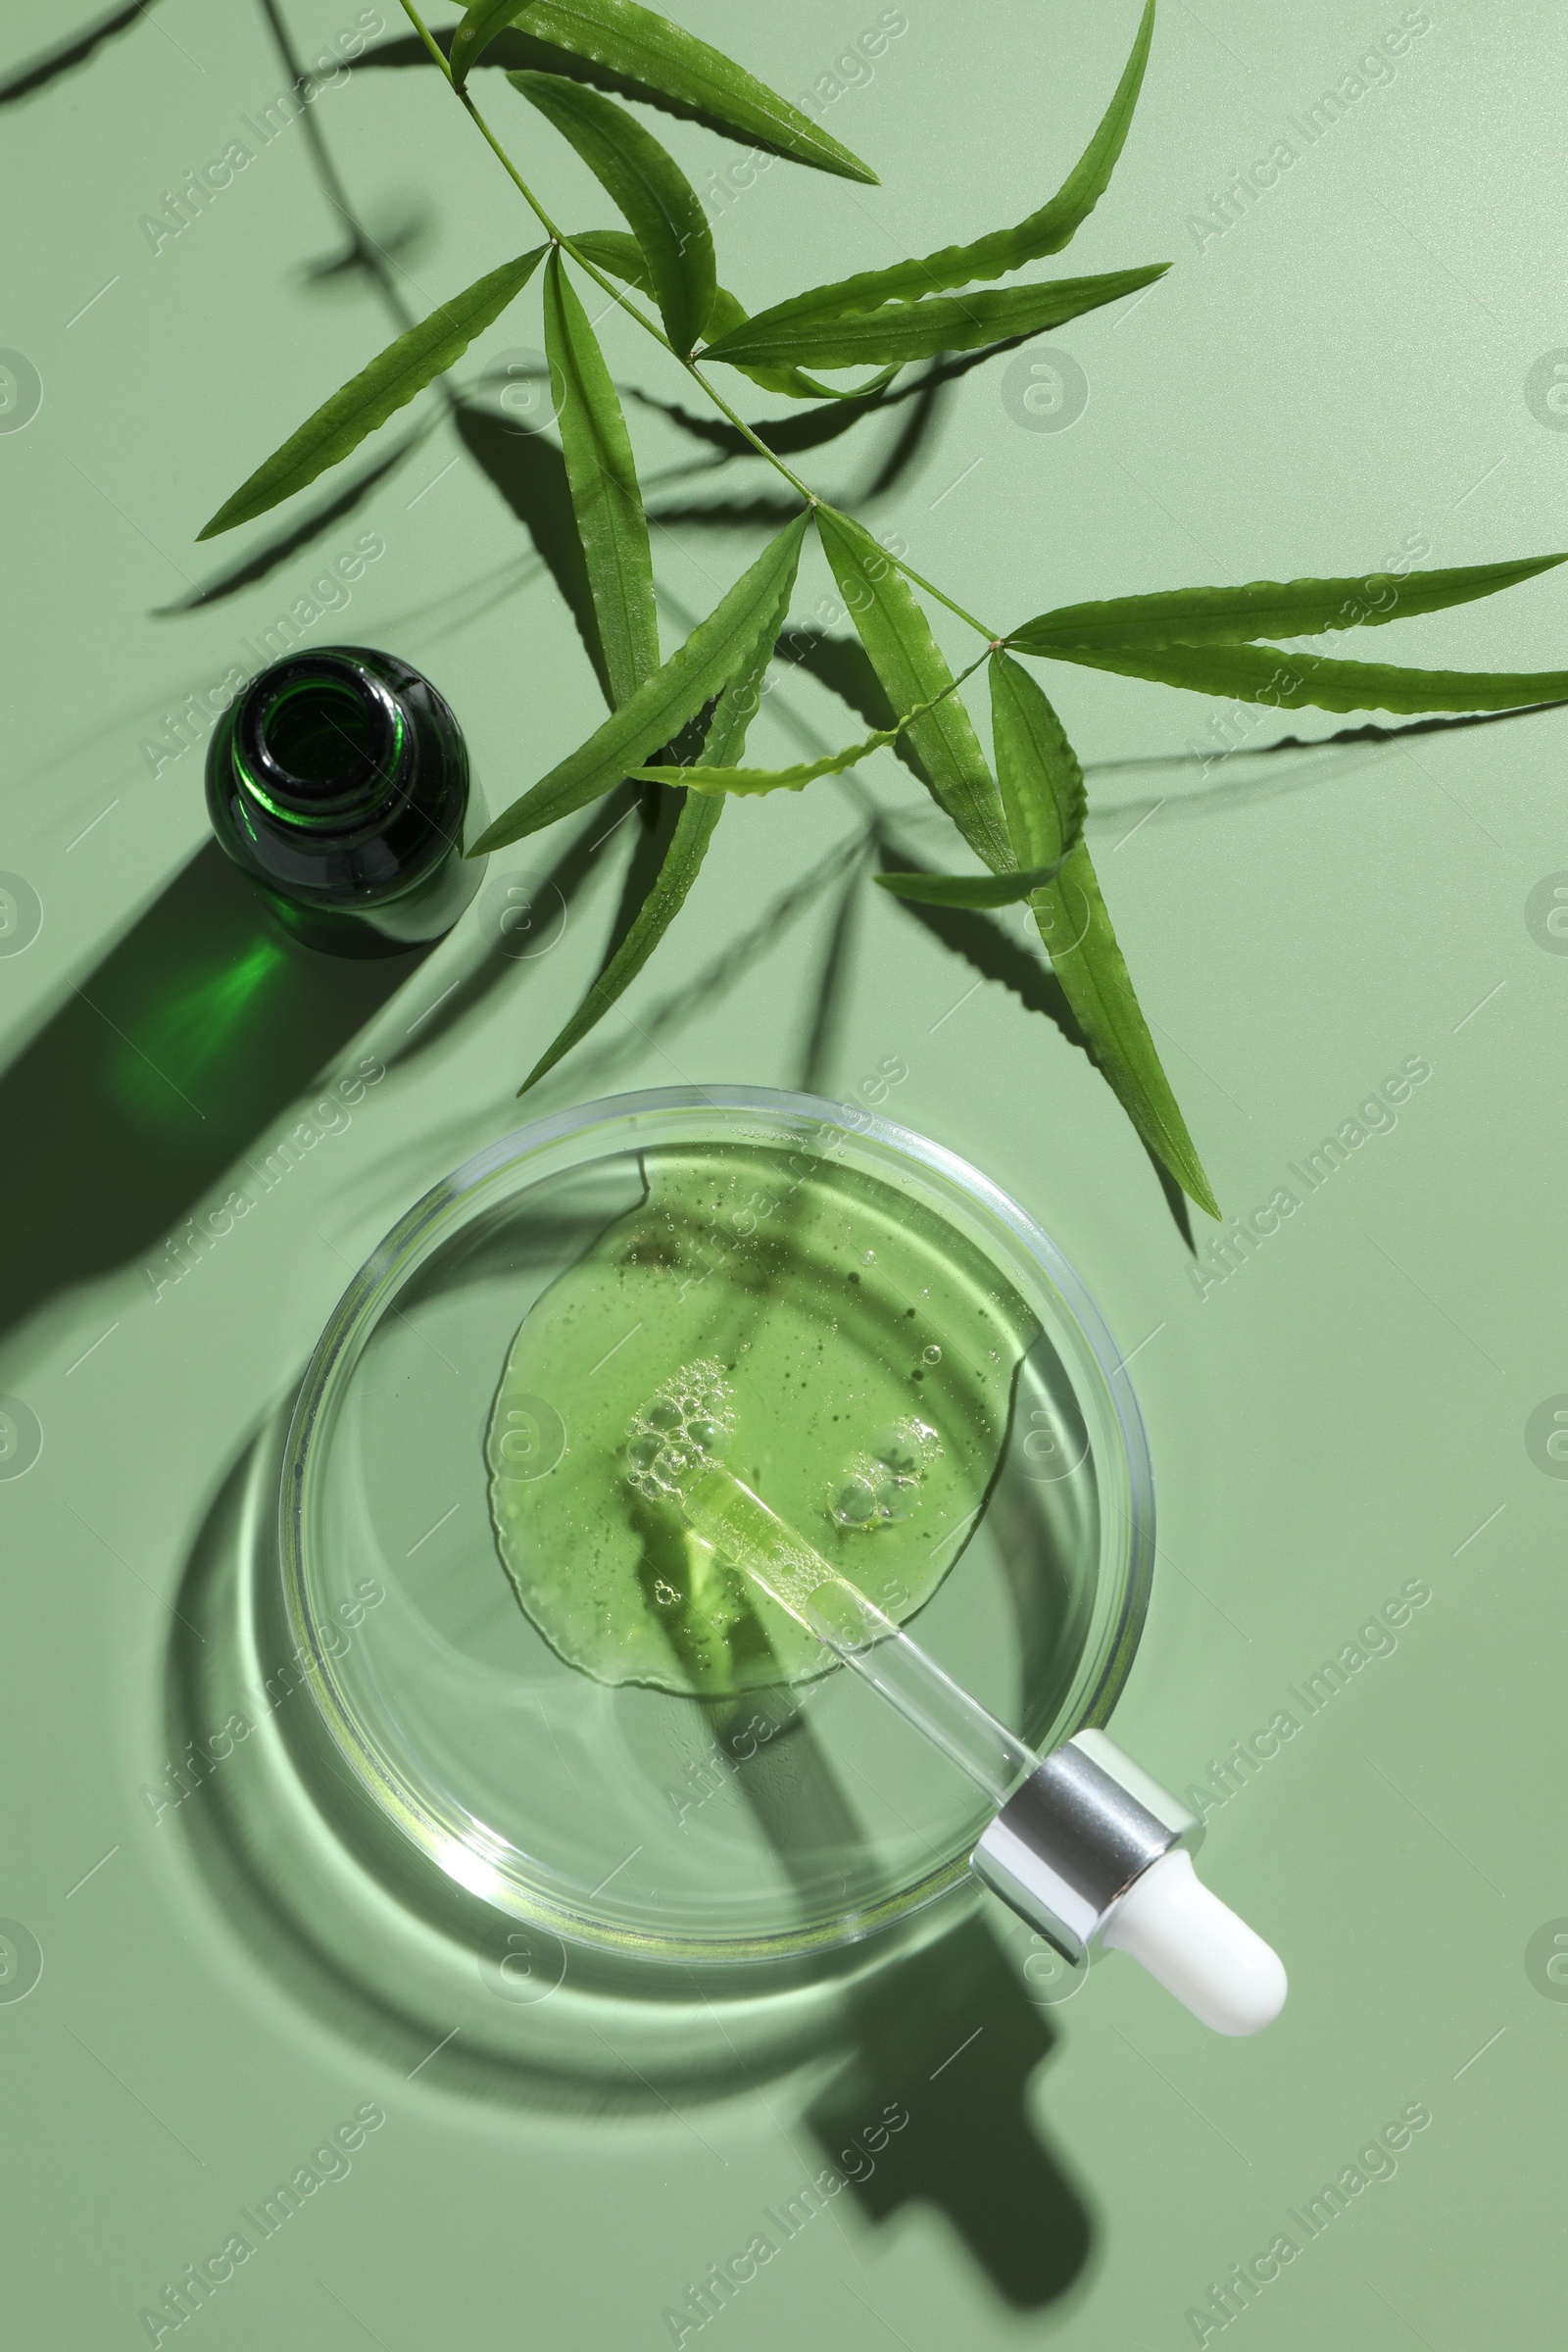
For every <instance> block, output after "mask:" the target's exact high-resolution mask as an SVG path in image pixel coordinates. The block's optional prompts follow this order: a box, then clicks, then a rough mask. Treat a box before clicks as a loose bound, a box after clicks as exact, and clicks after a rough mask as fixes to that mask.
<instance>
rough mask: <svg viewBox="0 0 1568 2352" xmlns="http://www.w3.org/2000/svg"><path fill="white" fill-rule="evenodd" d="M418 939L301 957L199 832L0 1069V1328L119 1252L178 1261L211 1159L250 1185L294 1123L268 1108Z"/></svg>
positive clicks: (341, 1052) (298, 1084) (361, 1015)
mask: <svg viewBox="0 0 1568 2352" xmlns="http://www.w3.org/2000/svg"><path fill="white" fill-rule="evenodd" d="M425 953H426V951H425V950H424V949H423V948H418V949H415V950H413V951H411V952H408V953H405V954H400V955H396V956H385V957H378V958H371V959H366V960H363V961H362V960H355V959H351V958H347V957H338V956H323V955H319V954H318V953H316V952H315V951H314V950H312V949H309V948H306V947H303V946H301V945H299V944H298V943H297V942H295V941H293V940H291V939H290V938H288V937H287V935H286V934H285V933H284V932H283V931H282V930H281V929H280V928H279V927H278V926H276V925H275V924H274V923H273V922H272V920H271V918H270V915H269V913H268V911H267V909H266V907H264V906H263V904H262V902H261V900H260V899H259V898H258V897H257V895H256V893H255V892H254V891H253V890H252V889H251V887H250V886H249V884H248V883H247V882H246V881H245V879H244V878H243V876H242V875H240V874H239V873H237V872H236V871H235V869H234V867H233V866H232V865H231V864H230V863H229V861H228V859H227V858H225V857H224V856H223V854H222V852H221V850H220V849H219V847H218V845H217V843H216V842H208V843H207V844H206V845H205V847H204V848H202V849H201V850H199V851H198V852H197V854H196V856H195V857H194V858H192V859H191V860H190V862H189V864H188V865H186V866H185V867H183V868H182V870H181V871H180V872H179V873H178V874H176V875H175V876H174V878H173V880H172V882H171V883H170V884H169V886H168V888H167V889H166V890H165V891H164V892H163V893H162V895H161V896H160V897H159V898H158V899H157V900H156V901H155V902H154V904H153V905H152V906H151V907H149V908H148V909H147V911H146V912H145V913H144V914H142V915H141V916H140V917H139V918H138V919H137V921H136V922H135V923H134V924H133V925H132V926H131V928H130V929H129V930H128V931H127V932H126V933H125V935H124V936H123V938H122V939H121V940H120V941H119V942H118V943H117V945H116V946H114V947H113V948H112V949H111V950H110V952H109V954H108V955H107V956H105V957H104V958H103V960H102V962H101V963H99V964H98V966H97V968H96V969H95V970H94V971H92V972H91V973H89V974H88V975H87V976H86V977H85V978H83V979H82V980H80V981H78V982H75V983H73V986H72V990H71V994H70V997H69V998H68V1000H67V1002H66V1003H65V1004H64V1005H62V1006H61V1008H60V1009H59V1011H58V1012H56V1013H55V1014H54V1016H53V1018H52V1019H50V1020H49V1021H48V1022H47V1023H46V1025H45V1026H44V1027H43V1028H42V1029H41V1030H40V1031H39V1032H38V1033H37V1034H36V1035H35V1036H34V1037H33V1038H32V1039H31V1040H30V1042H29V1043H28V1044H27V1045H26V1046H25V1047H24V1049H23V1051H22V1052H21V1054H18V1056H17V1058H16V1059H15V1060H14V1061H13V1062H12V1063H11V1065H10V1067H9V1068H8V1069H6V1070H5V1071H4V1073H3V1074H0V1128H3V1130H4V1132H5V1133H7V1134H9V1135H12V1136H18V1137H25V1138H26V1139H27V1143H26V1149H25V1152H14V1153H13V1154H12V1155H11V1159H10V1165H9V1168H8V1171H7V1186H6V1190H7V1217H8V1222H9V1225H10V1228H11V1231H12V1233H13V1234H14V1235H25V1237H26V1247H25V1249H17V1250H10V1251H8V1252H7V1253H6V1255H5V1259H4V1262H3V1265H0V1336H3V1335H4V1334H5V1333H7V1332H10V1331H13V1330H15V1329H16V1327H17V1326H18V1325H19V1324H20V1323H22V1322H23V1321H25V1319H26V1318H27V1317H28V1316H30V1315H32V1314H34V1313H35V1312H37V1311H38V1310H39V1309H40V1308H42V1307H45V1306H47V1305H48V1304H49V1303H50V1302H51V1301H52V1300H53V1299H56V1298H57V1297H59V1296H60V1294H62V1293H63V1292H65V1291H68V1290H70V1289H71V1288H73V1286H75V1285H77V1284H81V1283H86V1282H91V1281H94V1280H97V1279H99V1278H101V1277H103V1276H105V1275H109V1274H113V1273H116V1272H118V1271H120V1270H121V1269H123V1268H124V1267H126V1266H132V1265H134V1264H135V1263H136V1262H137V1261H138V1260H140V1261H142V1262H144V1263H146V1264H147V1265H148V1266H149V1268H150V1269H151V1270H152V1282H153V1288H154V1290H156V1287H157V1282H158V1280H160V1279H177V1277H178V1275H179V1273H180V1271H181V1270H182V1267H183V1265H184V1264H185V1263H186V1262H187V1261H188V1257H189V1256H190V1255H193V1254H194V1253H195V1251H196V1250H197V1249H198V1248H199V1243H198V1242H196V1241H192V1242H190V1243H189V1244H187V1245H183V1248H184V1251H185V1253H184V1254H182V1227H183V1226H184V1224H185V1220H186V1219H187V1218H188V1217H189V1215H190V1212H191V1211H192V1209H193V1208H195V1206H196V1205H197V1203H198V1202H200V1201H203V1200H204V1199H205V1197H206V1196H207V1195H208V1194H209V1193H211V1192H212V1191H213V1189H214V1188H215V1187H216V1185H217V1184H218V1182H219V1180H220V1179H221V1177H222V1176H223V1175H224V1174H225V1172H227V1171H229V1170H235V1171H236V1175H235V1182H236V1185H243V1184H244V1183H246V1182H247V1181H248V1178H247V1175H246V1173H245V1171H246V1168H247V1166H250V1170H251V1175H252V1176H253V1177H254V1178H255V1180H256V1182H259V1183H260V1184H262V1185H263V1186H265V1185H266V1183H267V1181H268V1179H267V1175H266V1161H267V1157H268V1154H269V1153H270V1152H275V1151H276V1150H277V1149H278V1148H279V1147H280V1146H281V1145H282V1144H283V1143H284V1141H285V1139H286V1138H287V1136H288V1134H289V1132H290V1129H291V1128H292V1127H293V1126H294V1125H295V1123H296V1121H294V1120H290V1121H288V1123H287V1124H286V1125H285V1124H284V1120H285V1114H286V1113H287V1112H288V1111H289V1110H290V1109H292V1108H294V1106H295V1105H299V1106H300V1113H301V1114H302V1113H303V1112H304V1111H305V1110H308V1109H309V1108H310V1102H309V1098H310V1096H311V1094H312V1091H313V1090H314V1089H316V1088H318V1087H320V1086H324V1085H326V1084H327V1082H328V1080H329V1079H330V1078H332V1077H333V1076H334V1075H335V1065H336V1064H337V1063H338V1062H339V1061H340V1060H341V1059H342V1058H343V1057H344V1056H345V1054H348V1052H349V1049H350V1047H351V1046H352V1043H353V1040H354V1039H355V1038H356V1037H357V1036H358V1035H359V1033H360V1032H361V1030H363V1029H364V1027H365V1026H366V1024H367V1022H368V1020H369V1019H370V1018H371V1016H372V1015H373V1014H374V1013H375V1012H377V1011H378V1010H379V1009H380V1007H381V1006H382V1005H384V1004H385V1003H386V1002H387V1000H388V999H389V998H390V997H392V996H393V995H395V994H396V992H397V990H398V989H399V988H401V987H402V985H403V983H404V982H405V980H406V979H407V978H408V977H409V976H410V974H411V973H413V972H414V971H415V970H417V967H418V965H419V963H420V962H421V961H422V959H423V956H424V954H425ZM356 1084H358V1087H359V1093H360V1095H361V1096H363V1090H364V1081H363V1076H362V1077H361V1078H360V1079H359V1080H358V1081H356V1079H355V1077H354V1076H353V1074H352V1073H350V1075H349V1076H348V1078H347V1080H346V1083H345V1085H344V1086H342V1087H334V1088H333V1091H332V1099H331V1103H330V1106H329V1108H328V1109H327V1110H326V1113H325V1115H326V1116H327V1118H328V1123H329V1124H330V1125H333V1126H341V1125H343V1124H345V1123H346V1122H347V1120H348V1118H349V1117H350V1116H351V1115H352V1112H351V1108H350V1104H351V1103H352V1101H353V1100H354V1099H355V1088H356ZM303 1140H304V1139H303V1138H301V1139H300V1144H301V1145H303ZM318 1140H319V1132H318V1127H317V1125H316V1124H313V1125H312V1129H311V1137H310V1143H311V1145H313V1146H314V1144H315V1143H316V1142H317V1141H318ZM298 1148H299V1147H298V1146H297V1147H296V1151H297V1149H298ZM220 1213H222V1212H221V1211H220ZM227 1213H228V1214H229V1216H230V1218H232V1216H233V1214H234V1213H236V1212H235V1211H234V1210H233V1209H232V1208H230V1210H229V1211H228V1212H227ZM238 1213H241V1214H242V1213H244V1212H243V1211H240V1212H238Z"/></svg>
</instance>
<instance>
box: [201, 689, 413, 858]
mask: <svg viewBox="0 0 1568 2352" xmlns="http://www.w3.org/2000/svg"><path fill="white" fill-rule="evenodd" d="M411 749H412V747H411V744H410V740H409V726H408V721H407V719H406V717H405V714H404V712H403V710H402V708H401V706H400V705H399V702H398V700H397V697H396V695H395V694H394V693H393V692H392V690H391V689H390V688H389V687H388V686H387V685H386V684H385V683H384V682H383V681H382V680H381V679H380V678H378V677H376V676H375V675H374V674H373V673H372V672H371V671H370V670H368V668H366V667H364V666H362V665H361V664H360V663H358V662H353V661H351V660H349V659H348V658H347V657H345V656H343V655H341V654H334V653H320V654H309V655H302V656H301V657H299V659H297V660H295V661H286V662H277V663H275V664H274V665H273V666H272V667H271V668H270V669H268V670H265V671H264V672H263V673H262V675H261V676H260V677H258V678H257V679H255V680H254V681H253V682H252V684H251V686H250V687H249V689H248V690H247V692H246V694H245V696H244V698H243V700H242V702H241V704H240V708H239V711H238V712H237V713H236V719H235V728H234V767H235V774H236V779H237V781H238V783H239V786H240V788H241V790H242V792H243V793H244V795H245V797H246V798H247V799H248V800H250V801H251V802H252V803H253V804H254V805H255V806H256V807H257V808H258V809H260V810H262V811H264V812H265V813H266V815H268V816H270V818H272V819H273V821H274V822H276V823H278V824H281V825H284V826H286V827H288V828H289V829H290V830H301V831H305V832H333V833H338V832H347V831H352V830H355V829H357V828H358V827H360V826H362V825H365V824H368V823H371V822H373V821H374V819H375V818H376V817H377V816H378V815H380V814H382V813H383V812H384V811H386V810H387V809H389V808H390V807H391V806H392V804H393V803H394V802H395V801H396V800H398V799H399V798H400V796H401V795H403V794H404V793H405V792H406V790H407V788H408V782H409V777H408V768H409V762H410V757H411Z"/></svg>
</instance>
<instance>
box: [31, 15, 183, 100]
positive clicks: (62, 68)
mask: <svg viewBox="0 0 1568 2352" xmlns="http://www.w3.org/2000/svg"><path fill="white" fill-rule="evenodd" d="M153 4H154V0H130V5H129V6H128V7H127V8H112V9H110V10H109V12H108V14H107V15H105V16H101V17H94V18H93V20H92V22H91V23H90V24H87V25H82V26H81V27H80V28H79V29H78V30H77V31H75V32H73V33H68V34H67V36H66V38H65V39H64V40H63V41H57V42H55V43H54V44H53V46H52V47H50V48H48V49H40V50H39V51H38V53H37V55H36V56H35V57H30V58H28V60H27V62H26V64H25V65H23V66H19V67H18V68H17V70H16V72H15V73H12V74H10V75H8V77H7V78H6V79H5V80H4V81H0V106H17V105H19V104H20V103H21V101H22V100H23V99H24V98H30V97H31V96H32V95H33V93H34V91H36V90H43V89H47V88H48V86H49V84H50V83H51V82H52V81H58V80H59V78H60V76H61V74H62V73H71V72H73V69H74V68H75V67H77V66H85V65H87V64H88V63H89V62H90V61H91V60H92V59H93V58H94V57H95V56H96V55H97V53H98V51H99V50H100V49H101V48H102V47H103V45H104V43H105V41H112V40H114V39H115V38H116V37H117V35H119V34H120V33H123V32H129V31H130V30H131V28H132V26H133V25H135V24H136V23H137V22H138V20H139V19H140V18H142V17H143V16H145V14H146V12H147V10H148V9H149V8H151V7H152V6H153Z"/></svg>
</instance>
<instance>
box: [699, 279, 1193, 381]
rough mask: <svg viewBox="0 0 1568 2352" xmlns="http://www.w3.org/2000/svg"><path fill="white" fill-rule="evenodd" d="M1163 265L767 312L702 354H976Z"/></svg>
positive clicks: (831, 358) (868, 363) (1113, 297)
mask: <svg viewBox="0 0 1568 2352" xmlns="http://www.w3.org/2000/svg"><path fill="white" fill-rule="evenodd" d="M1169 268H1170V264H1169V262H1152V263H1150V264H1148V265H1147V266H1146V267H1145V268H1143V269H1139V270H1107V271H1106V272H1105V273H1104V275H1103V276H1101V277H1058V278H1054V279H1053V280H1051V281H1050V282H1049V283H1047V284H1045V285H1041V286H982V287H980V288H979V289H978V290H977V291H976V292H974V293H969V294H938V295H932V296H931V297H929V298H928V299H927V300H926V301H924V302H885V303H883V304H882V306H881V308H880V309H878V310H874V311H849V312H846V313H845V314H844V315H843V316H842V317H833V318H815V317H813V318H807V319H785V320H784V321H783V322H782V323H780V324H776V325H775V324H772V323H770V321H769V319H768V315H767V313H765V312H764V313H763V314H762V316H761V317H760V318H759V319H749V320H748V321H747V323H746V324H745V325H744V326H737V327H735V328H733V329H732V330H731V331H730V332H729V333H728V334H723V335H719V336H717V337H716V338H715V340H714V341H713V342H711V344H710V345H709V346H708V349H707V351H706V352H705V353H704V354H703V357H704V358H705V359H709V360H724V361H727V362H728V364H729V365H730V366H731V367H736V368H776V367H780V366H783V367H800V368H860V367H870V368H874V367H884V366H887V365H889V364H891V363H893V362H897V363H898V365H899V366H900V367H904V366H907V363H908V362H909V361H911V360H931V359H936V358H937V357H938V356H939V355H940V354H941V353H943V352H945V351H979V350H981V349H982V348H983V347H984V345H986V344H987V343H1003V342H1007V341H1010V340H1011V339H1012V338H1014V337H1015V336H1019V335H1035V334H1039V333H1040V332H1041V331H1042V330H1043V329H1044V328H1046V327H1048V326H1060V325H1061V324H1062V323H1063V321H1064V320H1066V319H1078V318H1081V317H1082V316H1083V314H1084V312H1085V311H1097V310H1099V309H1101V307H1102V306H1103V304H1105V303H1107V302H1119V301H1120V300H1121V298H1122V296H1123V295H1124V294H1136V293H1137V292H1138V290H1139V288H1140V287H1142V286H1149V285H1152V284H1153V282H1154V280H1155V278H1157V277H1163V276H1164V274H1165V272H1166V270H1168V269H1169Z"/></svg>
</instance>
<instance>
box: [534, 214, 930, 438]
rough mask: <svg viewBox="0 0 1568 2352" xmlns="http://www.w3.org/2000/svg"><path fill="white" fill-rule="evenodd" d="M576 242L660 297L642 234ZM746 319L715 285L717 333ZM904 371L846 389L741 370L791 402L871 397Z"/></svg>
mask: <svg viewBox="0 0 1568 2352" xmlns="http://www.w3.org/2000/svg"><path fill="white" fill-rule="evenodd" d="M571 246H572V249H573V251H574V252H576V253H579V254H581V255H582V256H583V258H584V260H586V261H590V262H592V263H593V264H594V265H595V267H596V268H598V269H600V270H605V271H606V272H607V273H608V275H610V276H611V277H618V278H620V279H621V281H622V282H623V283H624V284H625V285H628V286H635V287H636V288H637V290H638V292H639V293H641V294H647V295H651V296H652V295H654V281H653V276H652V274H651V272H650V270H649V268H648V261H647V257H646V255H645V254H644V252H643V249H642V247H641V246H640V245H639V244H638V242H637V240H636V238H635V237H633V236H629V235H628V234H627V233H626V231H625V230H624V229H622V228H585V229H579V230H578V231H577V233H576V235H575V236H574V237H573V238H572V239H571ZM655 299H657V297H655ZM746 317H747V312H746V309H745V306H744V304H742V303H741V302H740V301H738V300H737V298H736V297H735V296H734V295H733V294H732V293H731V292H730V291H729V289H728V287H727V286H719V287H717V288H715V290H714V294H713V306H712V313H711V318H710V319H709V326H710V328H711V330H712V331H714V332H715V333H716V332H719V331H723V332H725V333H727V332H728V331H729V329H730V328H731V327H732V326H739V325H741V324H742V323H743V321H744V320H745V319H746ZM699 356H700V357H702V358H704V359H706V358H707V356H708V355H707V353H706V352H704V353H702V354H700V355H699ZM898 372H899V370H898V368H897V367H893V368H882V369H881V370H880V371H879V372H878V373H877V374H876V375H873V376H872V377H871V378H870V379H869V381H868V382H866V383H863V384H852V385H849V386H847V387H846V386H842V385H839V384H824V383H819V382H818V381H817V379H816V377H815V376H814V375H808V374H806V373H805V371H804V370H803V369H802V368H741V369H740V373H741V374H742V375H746V376H750V377H751V380H752V382H753V383H754V384H757V385H759V386H760V388H761V390H762V391H764V392H782V393H783V394H784V395H785V396H786V397H787V398H788V399H790V400H870V399H873V398H874V397H875V396H876V394H877V393H878V392H885V391H886V390H887V387H888V385H889V384H891V383H892V381H893V378H894V377H895V376H896V375H897V374H898Z"/></svg>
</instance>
